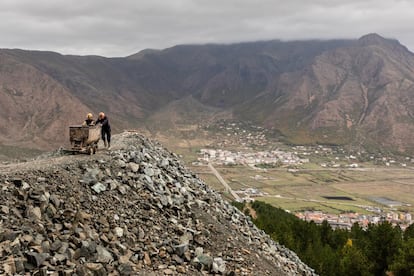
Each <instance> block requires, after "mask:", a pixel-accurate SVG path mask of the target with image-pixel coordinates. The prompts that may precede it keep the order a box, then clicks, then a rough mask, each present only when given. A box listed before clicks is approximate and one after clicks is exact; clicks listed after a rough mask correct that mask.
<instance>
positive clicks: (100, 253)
mask: <svg viewBox="0 0 414 276" xmlns="http://www.w3.org/2000/svg"><path fill="white" fill-rule="evenodd" d="M96 254H97V256H96V259H97V260H98V262H101V263H110V262H112V261H113V260H114V258H113V256H112V254H111V253H110V252H109V251H108V250H107V249H106V248H105V247H103V246H100V245H98V246H97V247H96Z"/></svg>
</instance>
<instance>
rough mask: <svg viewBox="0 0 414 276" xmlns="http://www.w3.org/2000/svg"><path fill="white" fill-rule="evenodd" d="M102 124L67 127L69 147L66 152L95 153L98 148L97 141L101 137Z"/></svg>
mask: <svg viewBox="0 0 414 276" xmlns="http://www.w3.org/2000/svg"><path fill="white" fill-rule="evenodd" d="M101 128H102V125H100V124H98V125H95V126H82V125H74V126H70V127H69V140H70V145H71V149H69V150H66V151H68V152H72V153H73V154H75V153H87V154H91V155H92V154H95V153H96V151H97V149H98V142H99V139H100V137H101Z"/></svg>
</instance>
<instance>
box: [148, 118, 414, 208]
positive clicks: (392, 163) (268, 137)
mask: <svg viewBox="0 0 414 276" xmlns="http://www.w3.org/2000/svg"><path fill="white" fill-rule="evenodd" d="M171 131H173V130H171ZM252 137H253V139H252ZM155 138H156V139H158V140H159V141H161V143H163V144H164V145H165V146H166V147H167V148H168V149H170V150H171V151H173V152H175V153H177V154H179V155H180V156H181V157H182V159H183V160H184V162H185V163H186V164H187V166H188V167H190V169H191V170H192V171H194V172H195V173H197V174H198V175H199V177H200V178H202V179H203V180H204V181H205V182H206V183H207V184H208V185H210V186H211V187H212V188H213V189H215V190H217V191H219V192H220V193H222V194H223V196H225V197H226V198H228V199H229V200H233V199H234V198H232V197H231V195H230V193H229V192H228V191H227V190H226V189H225V188H224V186H223V185H222V183H220V181H218V179H217V178H216V177H215V176H214V175H213V174H212V172H211V171H210V170H209V169H208V167H207V166H206V164H204V165H203V164H196V163H198V162H197V160H198V159H199V157H200V150H201V149H203V148H213V149H222V150H229V151H243V150H250V151H255V150H256V151H263V150H269V151H270V150H274V149H275V148H278V149H282V150H284V151H292V152H293V151H294V152H295V154H297V155H298V156H300V157H301V158H307V159H309V162H307V163H303V164H300V165H283V166H276V167H272V166H269V167H268V166H263V167H262V166H260V167H262V168H259V167H254V166H247V165H245V164H233V165H223V164H214V167H215V169H216V170H217V171H218V172H219V174H220V175H221V176H222V177H223V179H224V180H225V181H226V182H227V184H228V185H229V186H230V187H231V189H232V190H233V191H242V190H246V189H249V188H253V189H255V190H257V191H258V194H255V195H250V197H252V198H253V197H254V198H255V199H258V200H262V201H265V202H267V203H270V204H272V205H274V206H277V207H280V208H283V209H286V210H289V211H292V212H297V211H304V210H320V211H323V212H329V213H337V214H339V213H344V212H349V211H351V212H357V213H360V214H365V213H370V212H371V211H369V210H370V209H372V208H381V209H382V210H392V209H397V210H399V211H405V212H411V213H413V212H414V207H413V206H414V196H412V195H413V192H414V163H413V161H412V158H409V157H404V156H400V157H399V156H395V155H392V154H388V155H387V154H384V153H377V154H375V153H372V152H371V153H366V152H363V151H362V152H358V150H356V151H355V150H351V149H344V148H341V147H337V148H335V147H330V148H324V147H322V146H313V147H306V146H302V147H293V146H289V145H285V144H283V143H281V142H279V141H278V140H277V137H275V135H274V133H270V134H269V133H267V132H266V131H265V130H263V129H261V128H256V127H254V126H251V125H244V124H241V123H227V124H226V123H225V122H223V121H222V122H220V123H218V124H215V125H209V126H208V127H202V126H199V127H193V128H187V129H185V128H184V129H181V130H178V129H176V130H175V132H174V131H173V132H172V133H170V134H169V135H165V136H161V135H159V136H158V137H155ZM255 141H257V142H258V144H257V145H254V143H255ZM351 164H352V165H354V166H355V164H358V165H357V167H355V168H352V167H351ZM244 196H245V195H243V194H241V195H240V197H244ZM374 198H385V199H389V200H393V201H396V202H400V203H401V206H391V207H390V206H387V205H384V204H381V203H380V202H378V201H376V200H374ZM367 206H370V207H371V208H368V210H367V208H366V207H367Z"/></svg>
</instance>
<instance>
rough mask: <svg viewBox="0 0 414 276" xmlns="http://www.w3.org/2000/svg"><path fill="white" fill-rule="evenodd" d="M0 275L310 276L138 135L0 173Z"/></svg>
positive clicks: (292, 255)
mask: <svg viewBox="0 0 414 276" xmlns="http://www.w3.org/2000/svg"><path fill="white" fill-rule="evenodd" d="M0 183H1V187H0V189H1V193H0V274H1V275H209V274H221V275H314V272H313V270H312V269H310V268H309V267H307V266H306V265H305V264H304V263H302V262H301V261H300V259H299V258H298V257H297V256H296V254H295V253H293V252H291V251H289V250H288V249H286V248H284V247H283V246H281V245H278V244H277V243H275V242H273V241H272V240H271V239H270V238H269V237H268V236H267V235H266V234H265V233H263V232H262V231H261V230H258V229H257V228H256V227H255V226H254V225H253V223H252V222H251V221H250V219H249V218H248V217H246V216H245V215H244V214H242V213H241V212H239V211H238V210H237V209H236V208H234V207H233V206H231V205H230V204H229V203H228V202H226V201H224V200H223V199H222V198H221V196H220V195H219V194H218V193H216V192H215V191H213V190H211V189H210V188H209V187H208V186H207V185H206V184H205V183H203V181H201V180H200V179H199V178H197V176H196V175H194V174H193V173H192V172H190V171H188V170H187V169H186V168H185V167H184V166H183V165H182V163H181V162H180V161H179V159H178V157H177V156H176V155H175V154H173V153H170V152H168V151H167V150H166V149H164V148H163V147H162V146H161V145H159V144H158V143H156V142H153V141H151V140H148V139H146V138H145V137H143V136H141V135H138V134H136V133H128V132H126V133H122V134H119V135H116V136H115V137H114V143H113V149H112V150H111V151H104V150H102V151H100V152H99V153H98V154H96V155H93V156H86V155H73V156H72V155H70V156H59V154H50V155H48V156H43V157H40V158H38V159H36V160H33V161H30V162H24V163H18V164H9V165H2V166H0Z"/></svg>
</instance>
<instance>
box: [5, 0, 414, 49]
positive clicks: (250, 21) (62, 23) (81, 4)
mask: <svg viewBox="0 0 414 276" xmlns="http://www.w3.org/2000/svg"><path fill="white" fill-rule="evenodd" d="M412 10H414V2H411V1H403V0H394V1H389V0H387V1H386V0H378V1H374V0H366V1H360V0H358V1H356V0H350V1H342V0H341V1H339V0H313V1H307V0H290V1H280V0H260V1H253V0H226V1H222V0H209V1H207V0H168V1H165V0H140V1H136V0H123V1H114V0H88V1H62V0H37V1H32V0H2V1H1V2H0V17H1V18H2V24H0V34H1V36H0V47H3V48H23V49H43V50H52V51H57V52H61V53H66V54H81V55H85V54H97V55H103V56H126V55H129V54H132V53H135V52H137V51H139V50H142V49H145V48H159V49H160V48H166V47H171V46H174V45H176V44H194V43H231V42H240V41H253V40H267V39H283V40H292V39H295V40H296V39H311V38H321V39H329V38H358V37H360V36H362V35H364V34H366V33H371V32H377V33H379V34H381V35H383V36H386V37H392V38H396V39H398V40H400V41H401V42H402V43H403V44H405V45H406V46H408V47H409V48H411V49H414V38H412V36H411V26H412V25H413V23H414V19H413V17H412V15H411V14H410V12H411V11H412Z"/></svg>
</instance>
